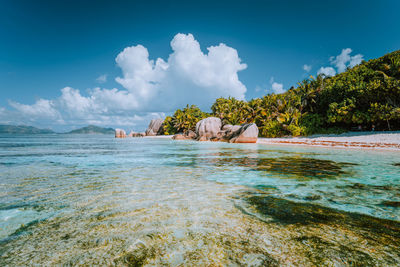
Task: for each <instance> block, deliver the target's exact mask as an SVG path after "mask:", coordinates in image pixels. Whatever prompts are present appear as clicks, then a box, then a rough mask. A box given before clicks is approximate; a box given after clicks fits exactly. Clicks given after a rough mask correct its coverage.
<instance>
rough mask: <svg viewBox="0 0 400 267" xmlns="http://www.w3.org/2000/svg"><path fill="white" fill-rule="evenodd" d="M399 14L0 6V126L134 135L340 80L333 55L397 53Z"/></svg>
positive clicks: (349, 9) (360, 6) (351, 6)
mask: <svg viewBox="0 0 400 267" xmlns="http://www.w3.org/2000/svg"><path fill="white" fill-rule="evenodd" d="M399 10H400V2H399V1H279V2H278V1H234V0H230V1H40V0H39V1H19V0H15V1H4V0H3V1H1V10H0V123H9V124H29V125H34V126H39V127H50V128H52V129H55V130H67V129H71V128H76V127H78V126H82V125H86V124H88V123H93V124H98V125H101V126H112V127H125V129H136V130H143V129H144V128H145V126H146V125H147V124H148V120H149V119H151V118H153V117H162V116H165V115H166V114H169V113H170V112H171V110H173V109H175V108H176V107H180V106H182V105H184V103H189V104H198V105H199V106H201V107H202V108H206V107H207V106H209V104H210V103H212V99H213V98H215V97H216V96H228V95H233V96H236V97H239V98H240V97H245V98H246V99H247V100H249V99H251V98H254V97H259V96H262V95H264V94H266V93H270V92H273V91H274V90H275V92H279V91H282V90H286V89H288V88H290V86H292V85H296V83H297V82H298V81H301V80H302V79H304V78H306V77H307V76H308V75H310V74H313V75H315V74H316V73H317V72H318V70H320V68H321V67H325V68H332V69H334V71H335V72H340V67H338V65H337V64H335V63H334V62H335V59H337V58H336V57H337V56H338V55H340V54H341V53H342V50H343V49H346V48H350V49H351V52H349V51H350V50H346V52H345V53H342V56H343V57H340V58H339V60H340V59H343V58H346V57H347V59H344V60H345V64H347V65H346V66H349V64H350V62H351V60H352V59H354V62H356V61H357V60H356V59H365V60H368V59H371V58H376V57H379V56H382V55H384V54H386V53H388V52H391V51H394V50H398V49H400V20H399V19H398V12H399ZM178 33H182V34H183V35H179V36H177V34H178ZM172 41H175V45H176V48H175V50H174V49H173V48H172V47H171V42H172ZM196 43H198V44H199V45H200V49H201V52H202V54H200V53H199V51H197V50H195V47H196ZM220 43H223V44H224V45H225V46H219V44H220ZM137 45H141V46H142V47H143V48H144V49H145V50H147V53H148V55H149V59H150V60H154V62H153V64H154V66H153V68H154V70H153V69H152V70H151V71H149V72H148V73H146V74H143V75H142V76H140V75H141V74H138V73H139V72H138V68H139V70H140V69H141V68H142V67H143V66H147V65H149V64H150V65H151V63H149V61H146V60H139V59H138V57H141V56H143V55H144V57H145V55H146V51H145V50H143V49H141V47H137ZM188 45H189V46H190V49H187V46H188ZM210 46H214V47H217V49H215V56H213V57H211V56H210V55H209V54H208V53H209V52H208V50H207V48H208V47H210ZM128 47H134V49H131V50H129V51H128V50H124V49H125V48H128ZM193 49H194V50H193ZM123 51H124V52H123ZM120 53H122V54H123V55H121V57H120V59H121V60H120V61H119V63H118V62H117V61H116V58H117V56H118V55H119V54H120ZM235 53H237V56H236V55H235ZM191 55H197V56H196V57H194V58H190V57H191ZM356 56H358V57H356ZM331 57H333V58H331ZM157 58H161V59H162V62H160V65H157V62H156V60H157ZM169 58H170V59H169ZM186 58H189V59H188V62H189V63H188V62H186ZM191 60H192V61H191ZM346 60H347V61H346ZM336 62H337V61H336ZM346 62H347V63H346ZM164 63H165V64H164ZM244 64H245V65H244ZM305 64H306V65H308V66H309V67H311V70H309V71H306V70H304V65H305ZM353 65H354V64H353ZM157 68H159V70H158V69H157ZM207 68H208V69H207ZM167 69H168V70H167ZM306 69H307V68H306ZM236 76H237V80H235V79H236V78H235V77H236ZM117 77H120V80H119V82H117V81H116V78H117ZM143 79H144V82H143V83H142V82H141V81H143ZM138 81H139V82H138ZM274 83H275V84H274ZM96 88H97V89H96ZM114 88H115V89H114ZM175 89H176V91H174V90H175ZM230 90H231V91H230ZM131 103H132V104H131ZM114 107H115V108H114ZM117 107H118V108H117Z"/></svg>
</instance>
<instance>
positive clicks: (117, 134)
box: [115, 129, 126, 138]
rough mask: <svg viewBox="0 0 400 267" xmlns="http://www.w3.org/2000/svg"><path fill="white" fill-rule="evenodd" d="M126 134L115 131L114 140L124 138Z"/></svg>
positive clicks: (120, 130) (119, 130)
mask: <svg viewBox="0 0 400 267" xmlns="http://www.w3.org/2000/svg"><path fill="white" fill-rule="evenodd" d="M125 137H126V132H125V131H124V130H122V129H115V138H125Z"/></svg>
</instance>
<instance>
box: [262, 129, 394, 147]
mask: <svg viewBox="0 0 400 267" xmlns="http://www.w3.org/2000/svg"><path fill="white" fill-rule="evenodd" d="M257 144H266V145H301V146H317V147H333V148H356V149H379V150H390V151H400V132H398V131H397V132H385V133H380V132H379V133H377V132H348V133H343V134H339V135H333V134H331V135H313V136H308V137H284V138H263V137H261V138H258V140H257Z"/></svg>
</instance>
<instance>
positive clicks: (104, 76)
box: [96, 74, 107, 83]
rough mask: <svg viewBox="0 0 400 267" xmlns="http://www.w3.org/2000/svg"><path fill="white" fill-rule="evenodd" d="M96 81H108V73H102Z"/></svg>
mask: <svg viewBox="0 0 400 267" xmlns="http://www.w3.org/2000/svg"><path fill="white" fill-rule="evenodd" d="M96 82H98V83H105V82H107V74H103V75H100V76H99V77H97V78H96Z"/></svg>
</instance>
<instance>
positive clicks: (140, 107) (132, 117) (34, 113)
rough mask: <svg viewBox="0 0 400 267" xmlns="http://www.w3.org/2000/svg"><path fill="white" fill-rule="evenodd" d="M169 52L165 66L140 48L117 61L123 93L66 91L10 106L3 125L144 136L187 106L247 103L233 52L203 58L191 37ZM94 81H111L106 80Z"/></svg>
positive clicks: (219, 50)
mask: <svg viewBox="0 0 400 267" xmlns="http://www.w3.org/2000/svg"><path fill="white" fill-rule="evenodd" d="M171 48H172V53H171V54H170V55H169V57H168V59H166V60H164V59H161V58H158V59H156V60H151V59H150V58H149V52H148V50H147V49H146V48H145V47H144V46H142V45H136V46H132V47H127V48H125V49H124V50H123V51H122V52H121V53H119V54H118V56H117V57H116V59H115V61H116V63H117V65H118V66H119V67H120V68H121V70H122V76H121V77H117V78H116V79H115V80H116V81H117V82H118V83H119V84H121V85H122V86H123V88H124V89H122V90H120V89H116V88H113V89H104V88H93V89H90V90H88V91H87V93H86V94H85V95H83V94H81V92H80V91H79V90H78V89H74V88H71V87H65V88H63V89H61V94H60V96H59V97H58V98H56V99H53V100H47V99H39V100H38V101H36V103H34V104H32V105H26V104H21V103H18V102H14V101H10V102H9V105H10V106H11V107H13V108H14V109H15V110H10V111H8V110H0V111H1V112H0V122H6V121H7V122H8V120H7V118H6V117H7V116H9V117H13V118H14V119H15V121H18V122H20V123H22V124H24V123H29V124H33V125H44V124H46V125H45V126H50V125H59V126H60V125H61V126H60V127H64V128H65V129H67V128H68V127H70V128H71V127H77V126H83V125H87V124H95V125H99V126H112V127H124V126H130V127H135V130H143V129H145V128H146V127H147V124H148V122H149V121H150V120H151V119H152V118H155V117H164V116H165V115H166V113H165V112H172V111H174V110H175V109H176V108H182V107H184V106H185V105H186V104H196V105H198V106H199V107H200V108H202V109H204V110H207V109H209V108H210V106H211V104H212V103H213V102H214V100H215V99H216V98H218V97H228V96H233V97H236V98H238V99H244V97H245V93H246V87H245V86H244V85H243V83H242V82H241V81H240V80H239V77H238V72H239V71H241V70H244V69H246V68H247V65H246V64H243V63H241V60H240V58H239V56H238V53H237V51H236V50H235V49H234V48H231V47H229V46H227V45H225V44H222V43H221V44H219V45H217V46H210V47H208V48H207V51H208V52H207V53H203V52H202V51H201V49H200V44H199V43H198V41H196V40H195V39H194V37H193V35H191V34H177V35H176V36H175V37H174V38H173V40H172V41H171ZM96 81H97V82H99V83H102V82H105V81H107V75H102V76H100V77H98V78H97V79H96ZM273 86H274V88H275V87H276V85H273ZM276 89H277V90H280V89H279V88H278V87H277V88H276ZM6 113H7V114H6ZM5 114H6V115H7V116H6V115H5ZM57 128H58V129H60V128H59V127H57Z"/></svg>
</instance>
